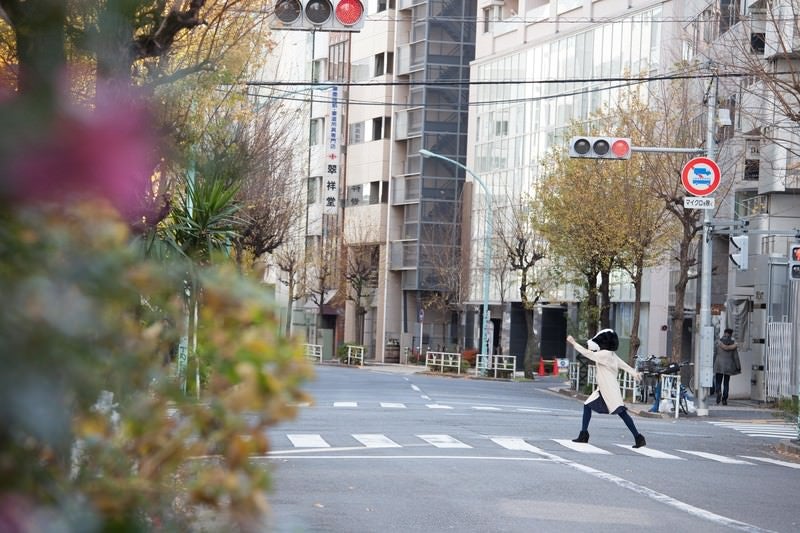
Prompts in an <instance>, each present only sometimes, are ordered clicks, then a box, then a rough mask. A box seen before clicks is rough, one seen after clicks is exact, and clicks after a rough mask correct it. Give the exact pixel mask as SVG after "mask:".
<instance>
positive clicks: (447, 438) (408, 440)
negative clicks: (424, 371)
mask: <svg viewBox="0 0 800 533" xmlns="http://www.w3.org/2000/svg"><path fill="white" fill-rule="evenodd" d="M329 439H331V440H335V441H336V444H337V446H336V447H334V446H333V445H332V444H331V443H330V442H328V440H326V439H325V437H323V436H322V435H321V434H317V433H291V434H285V435H274V436H273V439H272V440H273V445H274V447H275V449H274V450H273V451H272V452H270V455H281V454H285V453H292V452H296V451H302V450H306V451H311V450H318V451H323V450H347V451H352V450H366V449H382V448H412V449H416V448H418V447H420V446H432V447H434V448H438V449H442V450H459V449H460V450H470V449H474V448H481V449H483V450H485V449H486V448H487V447H492V446H496V447H497V448H498V449H505V450H511V451H520V450H524V449H525V446H529V444H527V442H526V441H525V439H524V438H523V437H509V436H503V437H491V436H489V437H481V438H477V437H474V439H476V440H474V441H471V440H470V439H465V438H461V439H459V438H456V437H454V436H452V435H447V434H419V435H413V436H406V437H404V438H398V437H395V438H392V437H389V436H388V435H385V434H381V433H354V434H350V435H344V436H342V435H336V436H333V437H329ZM286 444H288V445H289V446H290V447H288V448H287V447H286ZM537 446H540V447H543V448H547V449H549V450H553V449H555V450H561V452H567V451H571V452H575V453H577V454H583V455H603V456H613V455H630V454H635V455H640V456H643V457H649V458H651V459H658V460H668V461H686V460H697V459H703V460H706V461H711V462H716V463H722V464H726V465H744V466H752V465H756V464H759V463H760V464H771V465H776V466H782V467H786V468H791V469H796V470H800V463H792V462H788V461H781V460H778V459H773V458H770V457H758V456H728V455H720V454H715V453H709V452H705V451H698V450H686V449H678V450H668V451H667V450H660V449H656V448H652V447H650V446H646V447H643V448H631V446H630V444H621V443H613V444H610V445H608V448H606V447H602V446H599V445H594V444H589V443H577V442H572V441H571V440H569V439H546V440H544V441H537ZM623 450H624V453H623V452H622V451H623Z"/></svg>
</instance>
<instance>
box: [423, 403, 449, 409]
mask: <svg viewBox="0 0 800 533" xmlns="http://www.w3.org/2000/svg"><path fill="white" fill-rule="evenodd" d="M425 407H427V408H428V409H452V407H450V406H449V405H442V404H440V403H429V404H426V405H425Z"/></svg>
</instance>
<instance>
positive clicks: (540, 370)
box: [539, 357, 544, 376]
mask: <svg viewBox="0 0 800 533" xmlns="http://www.w3.org/2000/svg"><path fill="white" fill-rule="evenodd" d="M539 375H540V376H544V358H543V357H540V358H539Z"/></svg>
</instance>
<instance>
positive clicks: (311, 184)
mask: <svg viewBox="0 0 800 533" xmlns="http://www.w3.org/2000/svg"><path fill="white" fill-rule="evenodd" d="M321 183H322V178H320V177H319V176H312V177H310V178H308V180H306V184H307V190H306V201H307V202H308V204H309V205H311V204H315V203H317V201H318V200H317V199H318V198H319V187H320V184H321Z"/></svg>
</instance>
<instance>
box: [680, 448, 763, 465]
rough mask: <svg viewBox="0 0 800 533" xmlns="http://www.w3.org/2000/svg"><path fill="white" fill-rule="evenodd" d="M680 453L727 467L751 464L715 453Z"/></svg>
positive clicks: (690, 451)
mask: <svg viewBox="0 0 800 533" xmlns="http://www.w3.org/2000/svg"><path fill="white" fill-rule="evenodd" d="M678 451H679V452H681V453H688V454H689V455H696V456H697V457H702V458H703V459H710V460H712V461H717V462H718V463H725V464H729V465H751V464H753V463H750V462H747V461H742V460H741V459H734V458H733V457H726V456H724V455H717V454H715V453H708V452H694V451H692V450H678Z"/></svg>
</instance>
